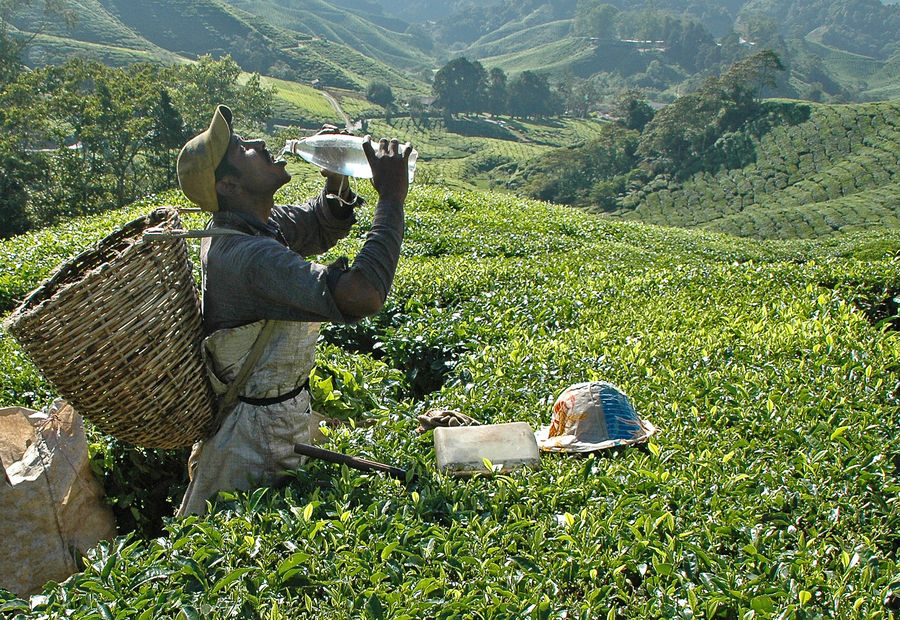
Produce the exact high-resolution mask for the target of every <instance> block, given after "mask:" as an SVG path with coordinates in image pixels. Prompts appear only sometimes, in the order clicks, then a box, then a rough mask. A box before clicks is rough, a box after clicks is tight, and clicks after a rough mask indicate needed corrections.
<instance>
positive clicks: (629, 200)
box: [616, 102, 900, 238]
mask: <svg viewBox="0 0 900 620" xmlns="http://www.w3.org/2000/svg"><path fill="white" fill-rule="evenodd" d="M810 110H811V114H810V116H809V119H808V120H806V121H803V122H801V123H799V124H796V125H782V126H779V127H775V128H773V129H772V130H771V131H769V132H767V133H766V134H764V135H763V137H762V138H761V139H760V140H758V141H757V142H756V143H755V144H754V148H755V160H756V161H755V162H754V163H751V164H750V165H748V166H746V167H744V168H740V169H732V170H720V171H718V172H717V173H715V174H710V173H708V172H703V173H699V174H695V175H694V176H693V177H691V178H690V179H688V180H686V181H685V182H683V183H678V182H675V181H667V180H665V179H657V180H655V181H653V182H651V183H650V184H649V185H647V186H645V187H643V188H641V189H639V190H637V191H635V192H633V193H632V194H630V195H629V196H628V197H626V198H625V200H624V204H625V208H623V209H621V210H620V211H618V212H617V214H616V215H618V216H620V217H624V218H627V219H637V220H641V221H644V222H652V223H658V224H670V225H676V226H699V227H702V228H706V229H709V230H716V231H721V232H727V233H731V234H736V235H742V236H754V237H764V238H766V237H787V238H790V237H816V236H821V235H828V234H832V233H833V232H836V231H842V232H845V231H848V230H855V229H859V228H868V227H879V226H885V225H886V226H891V227H896V226H900V176H898V175H900V160H898V157H900V156H898V154H900V105H898V104H897V103H893V102H884V103H872V104H852V105H838V106H825V105H815V104H811V105H810Z"/></svg>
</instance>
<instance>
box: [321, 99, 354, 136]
mask: <svg viewBox="0 0 900 620" xmlns="http://www.w3.org/2000/svg"><path fill="white" fill-rule="evenodd" d="M319 92H320V93H322V96H323V97H325V99H326V100H327V101H328V103H330V104H331V107H332V108H334V111H335V112H337V113H338V116H340V117H341V118H342V119H344V128H345V129H346V130H347V131H352V130H353V126H352V125H351V123H350V118H349V117H348V116H347V115H346V114H344V111H343V110H342V109H341V104H339V103H338V101H337V99H335V98H334V97H332V96H331V95H330V94H329V93H326V92H325V91H324V90H320V91H319Z"/></svg>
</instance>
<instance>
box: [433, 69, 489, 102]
mask: <svg viewBox="0 0 900 620" xmlns="http://www.w3.org/2000/svg"><path fill="white" fill-rule="evenodd" d="M431 91H432V94H433V95H434V98H435V99H434V103H433V105H434V107H436V108H440V109H442V110H444V111H445V112H446V113H447V114H458V113H460V112H480V111H481V110H483V109H484V108H485V100H486V93H487V72H486V71H485V70H484V67H483V66H481V63H480V62H478V61H477V60H476V61H475V62H469V61H468V60H466V59H465V58H462V57H460V58H455V59H453V60H451V61H450V62H448V63H447V64H446V65H444V66H443V67H441V68H440V70H438V72H437V73H436V74H435V75H434V83H433V84H432V87H431Z"/></svg>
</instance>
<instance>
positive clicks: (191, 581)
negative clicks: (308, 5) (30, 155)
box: [0, 117, 900, 620]
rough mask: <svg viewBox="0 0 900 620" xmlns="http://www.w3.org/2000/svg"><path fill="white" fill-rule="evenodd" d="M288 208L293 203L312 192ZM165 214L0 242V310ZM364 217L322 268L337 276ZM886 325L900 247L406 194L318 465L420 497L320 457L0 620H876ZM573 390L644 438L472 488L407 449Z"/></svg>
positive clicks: (891, 326) (331, 351)
mask: <svg viewBox="0 0 900 620" xmlns="http://www.w3.org/2000/svg"><path fill="white" fill-rule="evenodd" d="M814 118H816V117H814ZM876 122H877V119H874V118H873V119H872V123H873V126H874V125H875V123H876ZM871 155H872V157H873V158H877V157H880V156H881V155H880V154H878V153H874V152H873V153H871ZM810 156H811V157H814V158H815V157H818V155H816V151H815V150H812V152H811V153H810ZM823 162H824V160H823ZM823 166H824V163H823ZM832 169H833V167H832V164H828V165H827V166H824V167H823V177H822V179H823V182H824V180H825V178H826V176H827V175H828V174H830V173H829V172H828V171H829V170H832ZM737 181H738V180H736V182H737ZM298 185H299V186H298V187H296V188H294V189H291V190H290V191H288V192H286V193H285V194H284V196H283V199H284V200H301V199H303V197H304V196H306V195H308V193H309V192H311V191H312V190H311V187H310V186H304V185H303V184H298ZM361 185H362V184H361ZM176 200H177V199H176V198H175V196H174V194H172V195H165V196H160V197H155V198H152V199H149V200H148V201H145V202H144V203H141V204H138V205H136V206H134V207H132V208H131V209H130V210H128V211H123V212H120V213H116V214H113V215H106V216H103V217H98V218H92V219H83V220H78V221H75V222H71V223H68V224H66V225H65V226H61V227H59V228H56V229H47V230H44V231H41V232H38V233H35V234H33V235H27V236H23V237H18V238H13V239H10V240H8V241H5V242H3V243H2V244H0V255H2V264H3V271H2V273H0V302H2V309H3V312H5V313H8V312H9V311H11V310H12V309H13V308H14V307H15V305H16V303H17V300H19V299H21V298H22V297H23V296H24V295H25V294H26V293H27V292H28V291H29V290H30V289H31V288H32V287H34V286H35V285H36V284H37V283H38V281H39V280H40V279H41V278H42V277H44V276H46V275H47V274H48V273H49V271H50V270H52V268H53V267H54V266H55V265H56V264H58V263H59V262H60V261H61V260H63V259H64V258H65V257H67V256H69V255H72V254H74V253H75V252H77V251H78V250H80V249H82V248H84V247H86V246H87V245H89V244H90V243H92V242H93V241H95V240H97V239H99V238H100V237H102V236H104V235H105V234H107V233H109V232H111V231H112V230H113V229H114V228H115V227H116V226H118V225H119V224H121V223H123V222H125V221H127V220H129V219H132V218H134V217H136V216H138V215H140V214H143V213H145V212H146V211H148V210H149V209H150V208H152V206H154V205H156V204H166V203H171V202H173V201H176ZM371 215H372V208H371V207H366V208H364V209H363V210H362V211H361V212H360V214H359V220H360V223H359V225H358V228H357V229H356V230H355V232H354V234H352V235H351V237H350V238H348V239H347V240H345V241H343V242H342V243H341V244H340V245H339V246H338V247H337V248H335V250H334V251H333V252H332V253H331V254H330V255H329V256H326V257H322V260H330V259H331V258H333V257H334V256H336V255H338V254H341V253H344V254H348V255H351V256H352V255H353V253H354V252H355V251H356V250H357V249H358V248H359V247H360V246H361V243H362V239H363V237H364V234H365V231H366V230H367V229H368V225H369V224H370V220H371ZM191 223H192V224H193V225H200V224H201V222H200V221H199V220H191ZM898 302H900V231H898V230H882V229H874V230H867V231H858V232H854V233H851V234H845V235H838V236H831V237H828V238H827V239H825V240H822V241H815V240H795V241H759V240H749V239H740V238H736V237H730V236H725V235H722V234H719V233H714V232H709V231H703V230H693V231H688V230H683V229H677V228H662V227H656V226H652V225H648V224H643V223H637V222H628V221H617V220H613V219H606V218H602V217H599V216H595V215H591V214H588V213H585V212H583V211H580V210H576V209H570V208H564V207H558V206H554V205H550V204H546V203H539V202H530V201H526V200H522V199H520V198H515V197H513V196H508V195H500V194H488V193H476V192H460V191H452V190H449V189H446V188H442V187H437V186H428V187H424V188H423V187H414V188H413V190H412V192H411V195H410V199H409V201H408V207H407V235H406V240H405V242H404V249H403V256H402V259H401V264H400V268H399V271H398V278H397V281H396V282H395V284H394V287H393V290H392V292H391V295H390V297H389V300H388V303H387V305H386V307H385V309H384V310H383V312H382V313H381V314H380V315H379V316H377V317H375V318H373V319H371V320H367V321H365V322H363V323H361V324H359V325H356V326H352V327H344V326H328V327H327V328H326V329H325V330H324V332H323V335H322V339H321V342H320V359H319V365H318V367H317V369H316V373H315V377H314V381H313V388H314V394H315V396H316V400H317V402H316V408H317V409H318V410H320V411H324V412H326V413H328V414H330V415H333V416H336V417H339V418H341V419H343V420H346V421H347V423H346V424H345V425H343V426H341V427H339V428H337V429H334V430H331V431H330V433H329V443H328V444H327V445H326V447H329V448H331V449H333V450H338V451H341V452H344V453H348V454H353V455H357V456H361V457H366V458H370V459H374V460H378V461H381V462H384V463H389V464H391V465H395V466H398V467H403V468H406V469H407V470H408V471H409V472H410V473H414V474H415V475H416V478H415V479H414V480H412V479H411V480H410V481H409V482H408V483H405V484H404V483H402V482H400V481H397V480H392V479H389V478H386V477H382V476H380V475H376V474H363V473H360V472H357V471H355V470H350V469H347V468H346V467H339V466H336V465H331V464H328V463H324V462H320V461H316V462H311V463H309V464H308V465H307V466H305V467H303V468H302V469H300V470H298V471H297V472H296V475H295V476H294V477H293V478H292V479H291V482H290V483H289V484H287V485H286V486H283V487H280V488H263V489H259V490H256V491H253V492H249V493H246V494H244V493H241V494H225V495H224V496H223V497H222V498H221V500H220V501H219V502H218V503H217V504H216V505H215V506H214V507H213V511H212V514H211V515H210V516H208V517H203V518H197V517H189V518H186V519H182V520H176V519H174V518H171V517H166V520H165V526H164V529H162V530H161V531H160V532H159V534H158V535H153V536H141V535H139V533H137V532H129V531H120V534H121V535H120V537H119V538H118V539H117V540H115V541H113V542H110V543H108V544H101V545H100V546H99V547H98V548H96V549H94V550H92V551H91V552H90V553H89V554H88V557H86V558H84V570H83V571H82V572H80V573H77V574H75V575H74V576H72V577H71V578H69V579H68V580H66V581H65V582H64V583H61V584H54V583H51V584H48V585H47V586H46V588H45V589H44V591H43V592H42V593H40V594H38V595H35V596H33V597H31V598H30V599H27V600H24V599H18V598H15V597H14V596H12V595H11V594H9V593H3V592H0V616H2V617H3V618H84V619H86V618H107V619H109V618H123V619H124V618H128V619H134V618H138V619H141V620H144V619H157V618H178V619H194V618H261V619H267V620H274V619H280V618H283V619H294V618H319V619H328V618H395V619H400V618H406V619H413V618H441V619H444V618H446V619H449V618H471V619H481V618H535V619H543V618H585V619H592V618H606V619H610V620H612V619H616V618H619V619H624V618H657V617H664V618H717V619H742V620H743V619H748V620H749V619H751V618H810V619H811V618H873V619H874V618H886V617H888V618H889V617H892V616H893V615H894V614H896V610H898V609H900V565H898V553H900V438H898V436H897V428H898V425H900V424H898V423H900V410H898V398H900V393H898V391H900V390H898V381H900V334H898V331H897V328H898V319H897V309H898ZM0 376H2V377H3V385H2V389H0V400H2V403H0V404H2V405H5V406H6V405H31V406H34V407H40V406H43V405H45V404H47V403H48V402H49V401H50V400H51V398H52V397H53V390H52V388H51V386H49V385H47V384H46V383H45V382H44V381H43V379H42V378H41V377H40V374H39V373H38V372H37V371H36V370H35V369H34V368H33V367H32V366H31V365H30V363H29V362H28V360H27V359H25V357H24V356H23V354H22V353H21V350H20V349H19V348H18V346H17V345H16V344H15V342H14V341H13V340H12V338H11V337H10V336H8V335H6V334H0ZM588 380H606V381H610V382H612V383H614V384H616V385H618V386H619V387H620V388H621V389H623V390H624V391H625V392H626V393H627V394H628V395H629V397H630V398H631V400H632V402H633V403H634V404H635V406H636V409H637V410H638V412H639V413H640V415H641V416H642V417H644V418H646V419H648V420H649V421H651V422H652V423H653V424H654V425H656V426H657V427H658V429H659V432H658V434H657V435H655V436H654V437H653V438H652V440H651V441H650V443H649V444H647V445H646V446H644V447H642V448H630V449H623V450H619V451H614V452H610V453H602V454H594V455H590V456H586V457H584V456H571V455H559V454H545V455H543V456H542V460H541V468H540V469H539V470H533V471H532V470H519V471H516V472H513V473H510V474H503V475H500V474H495V473H492V472H491V471H490V470H489V469H488V468H487V467H486V468H485V472H484V474H483V475H479V476H476V477H475V478H472V479H468V480H463V479H455V478H451V477H448V476H445V475H442V474H439V473H437V472H436V470H435V455H434V449H433V440H432V437H431V433H426V434H423V435H418V434H416V433H415V429H416V427H417V425H418V424H417V422H416V416H417V415H418V414H421V413H424V412H425V411H426V410H427V409H429V408H431V407H435V406H441V407H448V408H452V409H457V410H459V411H461V412H463V413H466V414H468V415H470V416H472V417H474V418H476V419H478V420H480V421H481V422H483V423H499V422H510V421H525V422H528V423H529V424H530V425H531V426H532V427H533V428H535V429H536V428H538V427H539V426H541V425H546V424H549V422H550V406H551V404H552V403H553V401H554V400H555V398H556V396H557V395H558V394H559V393H560V392H561V391H562V390H563V389H564V388H566V387H567V386H569V385H571V384H573V383H577V382H582V381H588ZM92 442H93V443H94V445H93V446H92V450H93V451H94V452H95V453H97V451H101V452H102V450H104V449H105V448H104V447H103V446H104V440H103V439H102V438H98V437H96V436H95V437H94V438H93V439H92ZM169 456H171V455H169ZM160 458H166V455H163V456H162V457H160ZM173 458H174V457H173ZM178 458H179V459H181V460H179V461H178V463H179V464H180V465H179V466H181V465H183V462H184V461H183V458H184V456H183V455H179V456H178ZM130 463H131V462H130V461H128V460H127V459H125V460H116V459H107V461H105V465H104V466H105V467H107V468H116V467H120V468H125V469H124V470H123V471H121V472H119V474H118V478H116V479H118V480H120V481H121V479H122V478H123V477H125V478H126V479H127V477H128V476H129V475H130V473H131V470H129V469H127V468H128V467H133V465H130ZM135 479H137V478H135ZM108 490H109V488H108ZM124 492H125V490H124V489H123V488H122V487H121V486H120V487H118V489H117V490H116V489H113V490H112V491H111V495H112V496H111V498H110V499H111V501H113V502H115V501H117V498H116V494H117V493H124ZM132 492H133V493H135V494H138V493H140V490H138V489H135V490H133V491H132ZM163 507H164V508H165V509H166V510H167V511H168V514H171V512H172V507H171V505H165V506H163ZM157 508H159V507H157ZM132 516H133V518H134V519H135V520H136V521H140V519H141V516H142V514H141V511H140V510H137V509H136V510H135V514H133V515H132ZM127 529H128V528H127V527H122V522H121V521H120V530H127ZM22 535H23V537H27V535H28V525H27V524H24V523H23V524H22Z"/></svg>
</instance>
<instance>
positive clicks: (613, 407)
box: [534, 381, 656, 452]
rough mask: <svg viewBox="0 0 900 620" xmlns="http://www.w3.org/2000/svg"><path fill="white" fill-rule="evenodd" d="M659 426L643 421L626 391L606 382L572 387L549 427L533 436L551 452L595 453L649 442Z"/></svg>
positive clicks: (562, 397)
mask: <svg viewBox="0 0 900 620" xmlns="http://www.w3.org/2000/svg"><path fill="white" fill-rule="evenodd" d="M655 432H656V427H655V426H653V424H651V423H650V422H647V421H646V420H641V419H640V417H638V414H637V412H636V411H635V410H634V407H632V406H631V403H630V402H629V401H628V398H627V397H626V396H625V394H624V392H622V390H620V389H619V388H617V387H616V386H614V385H613V384H611V383H607V382H605V381H591V382H587V383H577V384H575V385H571V386H569V387H568V388H566V389H565V390H563V392H562V394H560V395H559V398H557V399H556V402H555V403H554V404H553V417H552V419H551V421H550V426H544V427H542V428H541V429H540V430H538V431H537V432H536V433H535V434H534V437H535V439H536V440H537V443H538V446H539V447H540V449H541V450H545V451H548V452H593V451H595V450H605V449H608V448H614V447H616V446H628V445H633V444H638V443H642V442H645V441H647V440H648V439H649V438H650V436H651V435H653V434H654V433H655Z"/></svg>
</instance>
